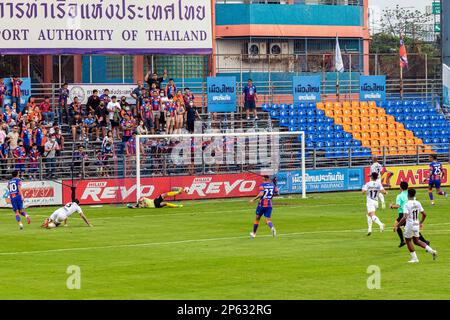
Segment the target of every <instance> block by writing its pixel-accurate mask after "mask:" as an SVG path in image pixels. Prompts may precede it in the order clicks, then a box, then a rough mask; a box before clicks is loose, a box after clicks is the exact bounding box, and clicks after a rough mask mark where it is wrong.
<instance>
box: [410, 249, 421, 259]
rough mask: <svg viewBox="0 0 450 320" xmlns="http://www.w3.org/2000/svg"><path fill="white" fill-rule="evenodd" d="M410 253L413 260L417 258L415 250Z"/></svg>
mask: <svg viewBox="0 0 450 320" xmlns="http://www.w3.org/2000/svg"><path fill="white" fill-rule="evenodd" d="M410 254H411V258H413V259H414V260H419V259H417V254H416V252H415V251H414V252H410Z"/></svg>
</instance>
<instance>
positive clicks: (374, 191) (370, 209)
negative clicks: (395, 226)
mask: <svg viewBox="0 0 450 320" xmlns="http://www.w3.org/2000/svg"><path fill="white" fill-rule="evenodd" d="M370 179H371V181H369V182H367V183H366V184H365V185H364V187H363V189H362V192H363V194H366V195H367V225H368V226H369V228H368V230H367V235H368V236H370V235H371V234H372V223H373V222H375V223H376V224H378V225H379V226H380V232H383V231H384V224H383V223H382V222H381V220H380V219H379V218H378V217H377V216H376V211H377V209H378V195H379V194H380V193H384V194H387V192H386V190H384V188H383V185H382V184H381V182H380V181H378V174H377V173H376V172H373V173H372V174H371V175H370Z"/></svg>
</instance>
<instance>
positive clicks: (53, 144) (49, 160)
mask: <svg viewBox="0 0 450 320" xmlns="http://www.w3.org/2000/svg"><path fill="white" fill-rule="evenodd" d="M58 148H59V145H58V142H57V141H56V138H55V135H53V134H52V135H50V139H49V140H48V141H47V142H46V143H45V154H44V158H45V168H46V170H47V178H49V179H51V178H55V177H56V176H55V168H56V151H57V150H58Z"/></svg>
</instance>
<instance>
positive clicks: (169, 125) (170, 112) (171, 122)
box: [165, 99, 176, 134]
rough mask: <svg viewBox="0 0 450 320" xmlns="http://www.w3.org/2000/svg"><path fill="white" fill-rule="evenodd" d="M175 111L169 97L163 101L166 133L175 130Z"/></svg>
mask: <svg viewBox="0 0 450 320" xmlns="http://www.w3.org/2000/svg"><path fill="white" fill-rule="evenodd" d="M175 111H176V107H175V105H174V103H173V100H172V99H170V100H169V101H168V102H166V103H165V116H166V133H167V134H172V133H173V131H174V130H175Z"/></svg>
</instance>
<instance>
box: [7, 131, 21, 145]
mask: <svg viewBox="0 0 450 320" xmlns="http://www.w3.org/2000/svg"><path fill="white" fill-rule="evenodd" d="M7 137H8V138H9V142H10V146H11V150H15V149H16V148H17V145H18V143H19V127H18V126H14V127H13V129H12V131H11V132H10V133H8V135H7Z"/></svg>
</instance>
